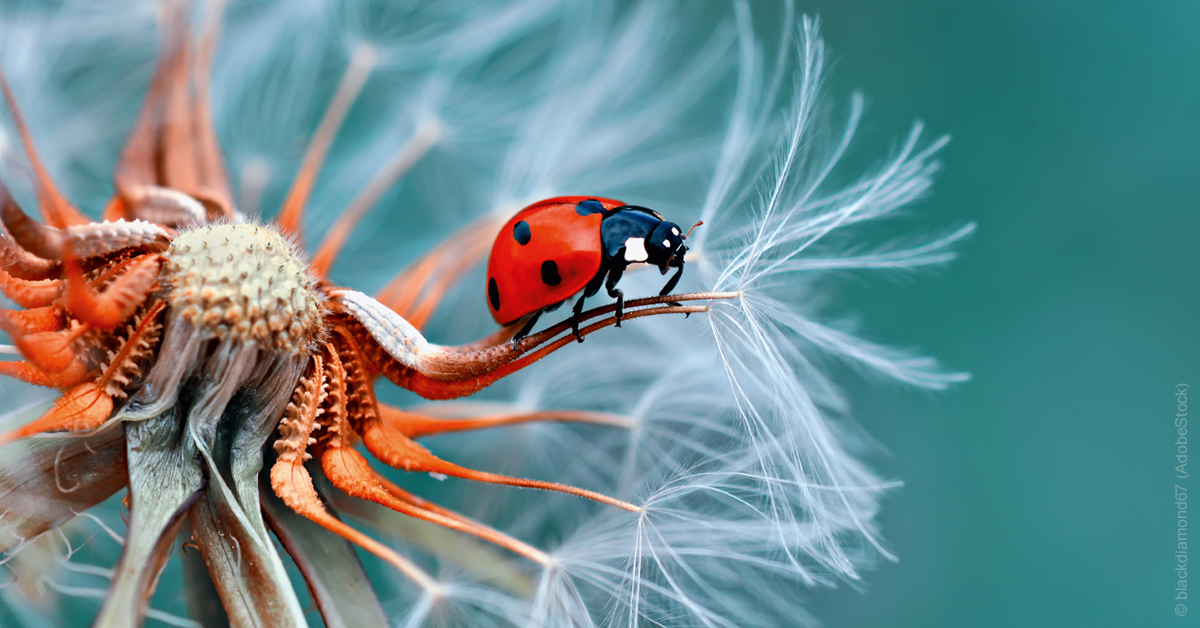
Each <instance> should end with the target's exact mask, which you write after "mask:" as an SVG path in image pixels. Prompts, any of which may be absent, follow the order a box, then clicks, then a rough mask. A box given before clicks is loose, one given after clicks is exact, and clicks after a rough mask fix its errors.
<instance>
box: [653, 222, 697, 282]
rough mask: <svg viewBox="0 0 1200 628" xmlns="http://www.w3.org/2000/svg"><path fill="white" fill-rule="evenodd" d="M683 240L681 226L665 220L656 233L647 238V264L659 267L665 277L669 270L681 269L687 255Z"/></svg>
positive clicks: (655, 229)
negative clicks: (680, 266) (672, 268)
mask: <svg viewBox="0 0 1200 628" xmlns="http://www.w3.org/2000/svg"><path fill="white" fill-rule="evenodd" d="M683 238H684V235H683V232H682V231H680V230H679V225H677V224H675V223H673V222H667V221H665V220H663V221H661V222H659V223H658V226H656V227H655V228H654V231H652V232H651V233H650V235H649V236H646V257H647V259H646V263H647V264H652V265H654V266H658V268H659V270H661V271H662V274H664V275H665V274H667V269H668V268H671V267H676V268H677V267H679V265H680V264H682V263H683V256H684V255H685V254H686V253H687V247H686V246H684V245H683Z"/></svg>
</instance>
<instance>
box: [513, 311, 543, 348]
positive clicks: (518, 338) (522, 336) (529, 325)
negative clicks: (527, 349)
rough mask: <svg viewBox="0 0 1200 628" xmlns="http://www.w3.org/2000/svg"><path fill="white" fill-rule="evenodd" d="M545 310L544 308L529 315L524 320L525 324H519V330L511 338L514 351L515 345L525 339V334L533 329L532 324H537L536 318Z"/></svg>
mask: <svg viewBox="0 0 1200 628" xmlns="http://www.w3.org/2000/svg"><path fill="white" fill-rule="evenodd" d="M545 311H546V310H545V309H541V310H538V311H536V312H534V313H533V314H531V315H530V316H529V320H527V321H525V324H524V325H522V326H521V331H519V332H517V335H515V336H513V338H512V350H513V351H516V350H517V345H519V344H521V341H522V340H524V339H525V336H528V335H529V332H531V331H533V326H534V325H537V322H538V318H540V317H541V316H542V312H545Z"/></svg>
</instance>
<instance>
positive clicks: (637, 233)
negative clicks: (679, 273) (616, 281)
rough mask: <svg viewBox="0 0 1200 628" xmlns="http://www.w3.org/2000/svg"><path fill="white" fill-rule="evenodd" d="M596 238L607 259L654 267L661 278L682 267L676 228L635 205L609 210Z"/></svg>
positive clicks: (679, 235)
mask: <svg viewBox="0 0 1200 628" xmlns="http://www.w3.org/2000/svg"><path fill="white" fill-rule="evenodd" d="M600 234H601V242H602V243H603V247H604V253H605V256H606V258H607V259H609V260H612V261H613V262H616V263H620V264H626V265H627V264H632V263H636V262H644V263H646V264H651V265H653V266H658V267H659V269H660V270H662V272H663V274H666V272H667V269H668V268H672V267H674V268H678V267H679V266H680V265H682V264H683V255H684V253H686V252H687V247H686V246H684V245H683V239H684V238H685V237H686V236H684V234H683V232H682V231H680V230H679V225H677V224H675V223H673V222H667V221H666V220H663V217H662V216H661V215H659V213H658V212H656V211H654V210H652V209H647V208H645V207H638V206H636V205H622V206H621V207H615V208H613V209H610V210H609V211H608V212H607V213H606V214H605V217H604V221H603V222H602V223H600Z"/></svg>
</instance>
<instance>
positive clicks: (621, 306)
mask: <svg viewBox="0 0 1200 628" xmlns="http://www.w3.org/2000/svg"><path fill="white" fill-rule="evenodd" d="M624 272H625V269H624V268H622V267H620V266H614V267H613V269H612V270H610V271H608V280H607V281H605V282H604V289H605V290H608V296H610V297H613V298H614V299H616V300H617V327H620V326H621V317H622V316H624V315H625V293H624V292H621V291H620V290H619V289H617V282H618V281H621V275H622V274H623V273H624Z"/></svg>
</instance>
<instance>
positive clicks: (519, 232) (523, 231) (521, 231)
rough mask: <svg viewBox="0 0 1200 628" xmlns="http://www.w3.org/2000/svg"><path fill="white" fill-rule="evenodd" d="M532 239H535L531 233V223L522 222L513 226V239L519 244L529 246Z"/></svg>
mask: <svg viewBox="0 0 1200 628" xmlns="http://www.w3.org/2000/svg"><path fill="white" fill-rule="evenodd" d="M531 237H533V234H532V233H530V232H529V223H527V222H525V221H524V220H522V221H520V222H518V223H517V224H515V225H513V239H514V240H516V241H517V244H520V245H521V246H525V245H526V244H529V238H531Z"/></svg>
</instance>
